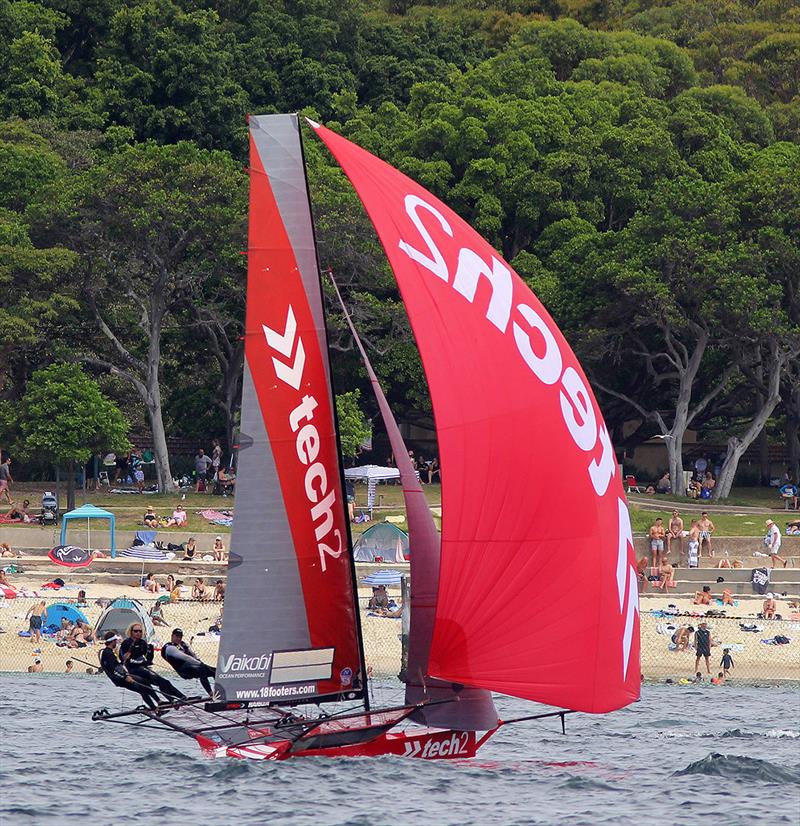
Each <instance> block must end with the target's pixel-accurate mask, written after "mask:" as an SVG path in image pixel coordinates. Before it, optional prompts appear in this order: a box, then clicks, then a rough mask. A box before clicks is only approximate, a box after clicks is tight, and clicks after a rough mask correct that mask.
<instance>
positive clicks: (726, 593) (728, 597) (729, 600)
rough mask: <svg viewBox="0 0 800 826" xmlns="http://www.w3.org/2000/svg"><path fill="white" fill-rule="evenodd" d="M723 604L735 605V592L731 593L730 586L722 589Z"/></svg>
mask: <svg viewBox="0 0 800 826" xmlns="http://www.w3.org/2000/svg"><path fill="white" fill-rule="evenodd" d="M722 604H723V605H734V601H733V594H732V593H731V589H730V588H724V589H723V591H722Z"/></svg>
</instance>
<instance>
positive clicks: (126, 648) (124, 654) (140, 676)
mask: <svg viewBox="0 0 800 826" xmlns="http://www.w3.org/2000/svg"><path fill="white" fill-rule="evenodd" d="M119 656H120V660H121V661H122V664H123V665H124V666H125V668H126V669H127V670H128V673H129V674H130V675H131V676H132V677H134V678H135V679H136V680H138V682H140V683H144V684H145V685H147V686H150V687H151V688H152V687H155V688H157V689H158V690H159V691H160V692H161V693H162V694H164V695H166V696H167V697H168V698H169V699H170V700H183V699H185V698H186V695H185V694H184V693H183V692H182V691H181V690H180V689H179V688H175V686H174V685H172V683H171V682H170V681H169V680H166V679H164V677H162V676H161V675H159V674H156V673H155V671H153V670H152V669H151V668H150V666H151V665H152V664H153V646H152V645H149V644H148V642H147V641H146V640H145V639H144V628H143V627H142V624H141V623H138V622H135V623H133V625H132V626H131V627H130V628H129V629H128V637H127V639H126V640H125V641H124V642H123V643H122V645H121V646H120V647H119Z"/></svg>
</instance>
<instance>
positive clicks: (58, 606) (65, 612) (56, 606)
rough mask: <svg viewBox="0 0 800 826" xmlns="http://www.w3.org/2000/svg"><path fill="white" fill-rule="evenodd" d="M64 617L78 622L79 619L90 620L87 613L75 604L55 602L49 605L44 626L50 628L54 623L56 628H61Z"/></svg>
mask: <svg viewBox="0 0 800 826" xmlns="http://www.w3.org/2000/svg"><path fill="white" fill-rule="evenodd" d="M62 619H65V620H67V621H68V622H77V621H78V620H80V621H81V622H85V623H88V622H89V620H88V619H87V618H86V614H84V613H83V611H79V610H78V609H77V608H76V607H75V606H74V605H68V604H67V603H66V602H54V603H53V604H52V605H48V606H47V611H46V612H45V615H44V623H43V626H44V627H45V628H48V627H49V626H51V625H53V626H55V627H56V628H61V620H62Z"/></svg>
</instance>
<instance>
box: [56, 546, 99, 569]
mask: <svg viewBox="0 0 800 826" xmlns="http://www.w3.org/2000/svg"><path fill="white" fill-rule="evenodd" d="M47 556H48V557H49V558H50V559H51V560H52V561H53V562H55V563H56V565H63V566H64V567H65V568H85V567H86V566H87V565H91V563H92V559H93V558H94V557H92V552H91V551H89V550H87V549H86V548H79V547H78V546H77V545H56V546H55V548H52V549H51V550H50V553H48V554H47Z"/></svg>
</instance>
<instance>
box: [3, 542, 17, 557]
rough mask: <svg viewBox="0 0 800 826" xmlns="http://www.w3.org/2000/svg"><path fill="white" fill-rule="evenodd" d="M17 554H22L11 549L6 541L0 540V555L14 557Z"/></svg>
mask: <svg viewBox="0 0 800 826" xmlns="http://www.w3.org/2000/svg"><path fill="white" fill-rule="evenodd" d="M18 556H22V554H18V553H17V552H16V551H12V550H11V546H10V545H9V544H8V542H0V557H4V558H9V557H10V558H14V559H16V557H18Z"/></svg>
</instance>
